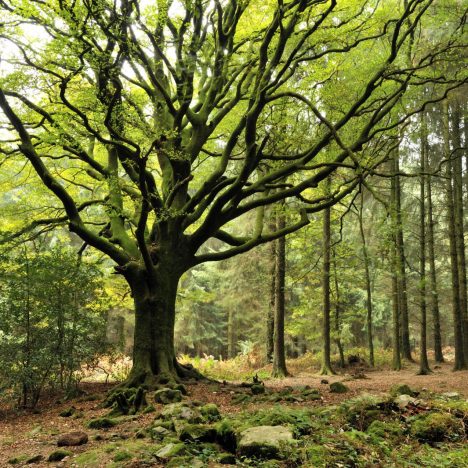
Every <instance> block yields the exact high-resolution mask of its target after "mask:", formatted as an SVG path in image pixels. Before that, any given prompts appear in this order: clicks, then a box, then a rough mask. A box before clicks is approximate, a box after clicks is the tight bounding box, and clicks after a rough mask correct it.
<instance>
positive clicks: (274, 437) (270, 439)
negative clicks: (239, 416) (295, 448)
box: [237, 426, 294, 458]
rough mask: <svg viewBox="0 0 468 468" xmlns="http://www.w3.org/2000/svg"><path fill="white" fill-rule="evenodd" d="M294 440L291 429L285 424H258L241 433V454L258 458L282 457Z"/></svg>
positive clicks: (239, 450) (239, 444)
mask: <svg viewBox="0 0 468 468" xmlns="http://www.w3.org/2000/svg"><path fill="white" fill-rule="evenodd" d="M293 442H294V435H293V432H292V430H291V429H289V428H288V427H284V426H257V427H250V428H248V429H246V430H244V431H242V432H241V433H240V435H239V443H238V444H237V452H238V454H239V456H245V457H256V458H277V457H280V456H281V455H282V454H283V453H284V452H286V451H287V449H288V448H290V446H291V445H292V444H293Z"/></svg>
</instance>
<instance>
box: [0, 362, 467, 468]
mask: <svg viewBox="0 0 468 468" xmlns="http://www.w3.org/2000/svg"><path fill="white" fill-rule="evenodd" d="M345 372H348V373H343V374H340V375H334V376H326V377H323V376H320V375H317V374H314V373H311V372H309V371H308V372H297V371H296V372H295V375H294V376H292V377H287V378H285V379H266V380H264V386H265V388H266V390H267V391H266V393H264V394H263V393H262V394H260V395H253V394H252V389H251V388H250V387H249V386H240V385H239V383H237V384H236V385H233V384H231V383H227V382H225V383H216V382H204V383H193V384H189V385H187V386H186V387H187V390H188V396H187V397H184V398H187V401H188V402H189V403H188V405H189V406H190V405H192V402H196V403H195V406H196V407H197V408H202V407H203V405H205V404H207V403H214V404H215V405H217V407H218V408H219V411H220V413H221V415H222V416H219V417H215V418H214V419H219V418H220V417H222V418H223V421H228V422H229V424H231V426H233V427H234V429H236V428H237V429H239V428H241V429H242V427H244V426H243V424H244V425H245V421H247V420H248V419H249V418H253V419H252V420H251V421H250V422H251V424H250V425H253V426H255V425H257V426H258V425H272V426H275V425H277V424H283V423H284V424H286V425H287V426H288V427H294V430H295V431H296V432H295V434H296V435H295V438H303V440H302V439H301V442H299V446H298V448H297V449H295V450H297V453H299V452H301V456H299V455H297V456H296V455H295V456H291V454H290V455H289V456H287V457H286V460H284V457H283V461H278V462H274V463H277V464H276V465H275V464H272V463H273V462H271V461H269V462H265V461H261V460H260V459H256V458H255V457H253V458H249V457H248V456H243V457H239V456H238V455H237V459H234V458H232V456H231V459H229V457H228V456H225V457H224V461H222V463H223V464H224V465H225V464H226V463H228V462H229V461H230V462H232V463H236V464H237V466H265V467H266V466H268V467H272V466H310V467H315V466H324V467H335V466H336V467H346V466H349V467H353V466H376V467H378V466H381V467H387V466H395V467H399V466H408V467H410V466H411V467H412V466H415V467H416V466H431V467H438V466H447V467H468V450H467V448H466V447H467V444H466V440H467V439H466V436H467V431H468V402H467V401H466V399H468V371H461V372H452V370H451V365H450V364H448V363H446V364H442V365H440V366H438V368H436V369H435V370H434V372H433V373H432V374H430V375H427V376H419V375H416V372H417V366H416V365H415V364H407V365H406V367H405V369H404V370H402V371H400V372H394V371H388V370H384V371H382V370H375V371H372V370H369V369H365V370H359V371H356V370H349V369H348V370H347V371H345ZM333 382H342V383H344V384H345V385H346V387H347V391H346V392H345V393H333V392H332V391H331V388H330V384H332V383H333ZM402 384H406V385H408V386H409V387H411V390H414V391H415V392H417V394H418V395H416V396H417V398H419V399H420V400H417V399H416V400H412V401H411V402H410V403H409V406H408V405H407V406H405V407H404V408H402V409H401V412H399V411H400V410H398V409H397V410H395V408H393V409H392V410H391V411H390V410H388V411H387V409H388V408H387V407H385V408H387V409H385V410H383V409H382V408H384V406H382V405H383V403H382V402H384V401H390V400H389V398H391V397H389V392H390V391H391V389H392V387H394V386H395V385H402ZM110 388H111V386H110V385H108V384H92V383H86V384H83V385H82V389H83V391H84V392H85V396H84V397H83V396H82V397H80V398H76V399H74V400H68V401H65V402H64V401H61V400H57V397H55V398H54V397H53V396H49V397H48V398H44V399H43V400H42V401H41V403H40V405H39V406H38V408H37V409H36V410H35V411H34V412H26V411H24V412H18V411H13V410H8V409H6V408H4V409H3V410H2V409H1V408H0V467H7V466H35V467H43V466H44V467H45V466H57V467H58V466H60V467H61V466H70V467H82V466H84V467H88V466H89V467H106V466H115V467H120V466H122V467H135V468H136V467H143V466H156V467H157V466H182V467H183V466H190V467H191V466H222V465H220V464H219V462H220V455H219V453H218V451H217V449H216V447H214V446H215V444H214V443H212V444H205V445H200V444H199V445H197V446H196V447H197V448H196V449H195V445H194V444H192V445H190V444H188V446H190V447H192V448H190V450H188V451H187V450H185V449H184V447H185V446H183V447H182V449H184V450H182V451H180V450H179V449H180V446H181V445H183V444H181V443H180V440H178V439H177V437H178V436H179V434H178V433H177V436H176V438H174V436H175V434H172V438H171V437H169V438H167V439H164V440H158V437H154V436H153V435H151V436H148V433H149V432H151V428H152V427H154V426H155V417H156V420H157V418H158V417H160V416H158V415H160V414H161V412H164V407H163V406H162V405H159V404H153V405H154V407H153V408H151V409H152V411H151V412H142V413H138V414H137V415H133V416H120V417H117V418H113V421H114V422H115V423H116V425H115V426H114V427H111V428H108V429H105V428H101V429H90V428H89V427H88V422H89V420H91V419H96V418H101V417H105V416H106V415H108V413H109V409H108V408H107V409H105V408H102V405H101V404H100V403H101V402H102V401H103V400H104V399H105V397H106V394H107V392H108V391H109V389H110ZM314 389H315V391H316V393H314V394H311V393H310V392H311V391H314ZM450 392H452V393H453V392H456V393H457V394H458V395H454V394H453V395H451V394H450ZM368 394H372V395H373V397H366V396H364V397H363V396H362V395H368ZM441 394H446V395H447V398H448V399H449V400H452V399H453V401H447V400H443V399H440V398H442V397H440V395H441ZM310 396H312V397H313V398H309V397H310ZM413 396H415V395H413ZM360 398H361V399H362V401H365V404H364V405H363V403H362V401H361V400H360ZM366 398H370V399H369V400H365V399H366ZM372 398H373V400H372ZM378 401H380V403H378ZM148 402H149V403H152V402H153V397H152V396H150V395H148ZM350 402H351V403H350ZM356 402H357V403H356ZM353 405H354V406H353ZM356 405H357V406H356ZM379 405H380V406H379ZM445 407H447V408H448V409H446V410H445V409H444V411H445V413H444V414H448V415H449V416H450V418H452V419H450V420H447V421H444V424H446V425H448V426H447V428H446V429H445V430H444V431H442V432H446V433H447V434H449V433H451V432H453V434H452V435H453V437H452V435H451V436H450V437H448V436H447V437H446V435H444V434H438V435H437V434H436V437H435V439H434V440H433V441H431V440H429V439H428V440H424V438H423V439H422V440H421V438H420V440H419V441H418V442H417V441H415V440H414V439H415V437H416V438H417V437H419V436H417V431H416V430H415V429H414V427H413V426H414V421H415V418H416V419H418V418H419V419H421V418H426V417H427V416H428V414H433V413H434V412H436V413H437V412H438V413H440V412H441V411H442V409H441V408H445ZM373 408H374V409H373ZM375 408H379V411H387V412H386V413H385V415H383V413H382V415H379V416H378V417H376V416H375V414H377V413H376V412H375V411H374V410H375ZM69 409H72V411H71V413H73V414H72V415H71V416H70V417H64V416H61V415H60V414H61V413H62V414H63V412H64V411H65V410H69ZM328 410H330V411H328ZM197 411H198V410H197ZM327 411H328V412H327ZM353 411H354V413H355V414H356V415H357V416H356V418H357V419H356V418H355V420H354V419H353V420H352V421H351V419H350V416H349V415H350V414H354V413H353ZM373 411H374V412H373ZM335 413H336V414H340V416H339V417H338V416H336V415H335ZM371 413H372V414H373V415H374V416H372V418H374V419H375V418H377V419H378V420H379V421H381V422H382V423H385V424H387V423H388V424H389V428H390V429H391V430H390V429H388V428H387V429H388V430H389V431H390V432H388V433H387V432H385V431H387V429H386V428H385V427H384V428H383V429H382V428H380V430H381V433H379V434H380V435H375V434H374V433H370V432H369V429H368V426H369V424H368V422H369V421H367V419H366V418H368V415H370V414H371ZM374 413H375V414H374ZM440 414H442V413H440ZM455 416H456V418H455V419H453V417H455ZM272 418H273V420H275V421H276V423H275V422H273V423H272ZM275 418H276V419H275ZM324 418H325V419H326V422H324V421H325V419H324ZM372 418H371V419H372ZM457 418H458V419H457ZM421 420H422V419H421ZM223 421H222V422H223ZM304 421H308V422H306V423H305V422H304ZM317 421H321V423H320V424H322V426H320V425H319V426H317V424H318V422H317ZM356 421H358V422H356ZM359 421H360V422H359ZM198 422H200V421H198ZM205 422H206V421H205ZM266 422H270V424H266ZM370 422H372V421H370ZM436 422H437V421H436ZM458 422H459V423H460V427H458V426H457V427H456V424H458ZM161 424H162V423H161ZM217 424H218V425H219V424H220V423H219V422H218V423H217ZM226 424H227V423H226ZM304 424H305V426H307V427H309V426H310V428H309V429H310V430H309V429H307V430H306V429H304ZM418 424H419V423H418ZM162 425H163V426H164V424H162ZM248 425H249V424H248ZM374 425H375V424H373V425H371V426H370V427H373V426H374ZM166 426H167V424H166ZM397 426H398V427H397ZM175 427H177V426H175ZM148 428H150V429H148ZM457 428H458V429H457ZM460 428H462V429H460ZM142 429H145V430H146V434H145V435H142V431H141V430H142ZM173 430H174V432H178V431H176V430H175V429H173ZM217 430H219V429H217ZM239 430H240V429H239ZM457 430H458V433H457ZM460 430H462V432H463V434H461V432H460ZM72 431H82V432H85V433H86V434H87V435H88V437H89V441H88V442H87V443H86V444H84V445H80V446H76V447H75V446H74V447H64V448H65V449H66V450H67V452H66V453H65V455H66V456H65V458H64V459H63V460H62V461H55V462H48V461H47V460H48V457H49V456H50V454H51V453H52V452H54V451H55V450H57V440H58V437H59V436H60V435H63V434H65V433H69V432H72ZM148 431H149V432H148ZM298 431H299V432H298ZM314 431H315V433H316V434H318V433H322V435H321V436H320V437H323V434H324V433H327V434H328V436H327V437H328V439H326V440H325V439H323V440H322V439H317V437H318V435H317V436H311V435H307V434H311V433H314ZM366 431H367V432H366ZM382 431H383V432H382ZM392 431H393V432H392ZM415 431H416V432H415ZM439 432H440V431H439ZM299 433H300V436H297V434H299ZM137 434H140V435H137ZM369 434H370V435H369ZM415 434H416V435H415ZM296 436H297V437H296ZM345 436H346V437H345ZM140 437H141V438H140ZM314 437H315V438H314ZM379 437H381V439H379ZM409 438H410V439H411V440H410V439H409ZM169 441H170V443H169ZM192 442H193V440H192ZM213 442H214V441H213ZM216 442H217V443H218V442H219V441H216ZM409 442H411V443H409ZM164 444H166V445H164ZM171 444H172V445H173V446H174V448H177V446H179V448H178V449H177V450H179V453H178V456H176V457H175V458H174V459H173V460H172V461H171V459H170V455H169V456H168V457H169V458H165V457H164V456H156V455H155V453H159V454H161V452H160V450H161V447H163V448H164V447H168V446H170V445H171ZM186 444H187V440H186ZM400 444H401V445H400ZM392 445H395V447H400V448H399V450H400V453H401V457H402V458H398V457H399V456H400V455H399V456H398V457H397V458H395V457H396V455H395V453H394V452H393V448H392ZM402 447H406V449H405V452H404V453H403V452H401V450H402V449H401V448H402ZM157 450H159V452H157ZM434 450H435V452H433V451H434ZM231 451H232V450H231ZM234 452H235V451H234ZM416 453H419V455H418V456H419V458H417V457H416V458H414V457H415V456H416V455H415V454H416ZM405 454H406V455H405ZM224 455H226V454H224ZM228 455H229V454H228ZM412 457H413V458H414V460H413V458H412ZM437 457H439V458H437ZM279 458H281V457H279ZM405 458H406V461H405ZM411 460H413V461H411ZM322 462H323V463H322Z"/></svg>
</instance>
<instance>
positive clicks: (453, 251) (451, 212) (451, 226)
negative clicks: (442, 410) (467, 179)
mask: <svg viewBox="0 0 468 468" xmlns="http://www.w3.org/2000/svg"><path fill="white" fill-rule="evenodd" d="M442 114H443V138H444V158H445V159H447V160H448V162H447V163H446V164H447V171H446V177H447V182H446V186H447V215H448V238H449V245H450V268H451V272H452V311H453V336H454V341H455V363H454V370H462V369H466V367H467V366H466V357H465V353H464V349H463V328H462V327H463V322H462V310H461V304H460V280H459V270H458V255H457V238H456V227H455V218H456V215H455V202H454V189H453V171H452V161H451V151H450V133H449V113H448V103H447V100H445V101H444V102H443V113H442Z"/></svg>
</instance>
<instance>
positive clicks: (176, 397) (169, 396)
mask: <svg viewBox="0 0 468 468" xmlns="http://www.w3.org/2000/svg"><path fill="white" fill-rule="evenodd" d="M154 401H155V402H156V403H160V404H162V405H168V404H170V403H178V402H180V401H182V392H181V391H180V390H176V389H173V388H161V389H160V390H156V392H155V393H154Z"/></svg>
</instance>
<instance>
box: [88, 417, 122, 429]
mask: <svg viewBox="0 0 468 468" xmlns="http://www.w3.org/2000/svg"><path fill="white" fill-rule="evenodd" d="M116 425H117V421H115V420H114V419H111V418H96V419H91V420H90V421H88V424H87V426H88V427H89V429H109V428H110V427H114V426H116Z"/></svg>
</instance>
